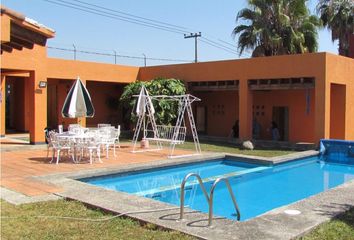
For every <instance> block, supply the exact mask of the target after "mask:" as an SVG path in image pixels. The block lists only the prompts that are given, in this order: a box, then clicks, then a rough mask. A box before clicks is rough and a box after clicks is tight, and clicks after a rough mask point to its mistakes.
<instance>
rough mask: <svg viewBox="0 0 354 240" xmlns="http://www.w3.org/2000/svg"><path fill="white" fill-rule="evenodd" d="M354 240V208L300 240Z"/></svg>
mask: <svg viewBox="0 0 354 240" xmlns="http://www.w3.org/2000/svg"><path fill="white" fill-rule="evenodd" d="M300 239H301V240H353V239H354V208H351V209H350V210H349V211H347V212H346V213H344V214H342V215H340V216H338V217H337V218H335V219H333V220H332V221H330V222H328V223H324V224H322V225H320V226H318V227H317V228H316V229H314V230H313V231H312V232H310V233H309V234H307V235H305V236H304V237H301V238H299V240H300Z"/></svg>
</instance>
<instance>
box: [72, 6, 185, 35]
mask: <svg viewBox="0 0 354 240" xmlns="http://www.w3.org/2000/svg"><path fill="white" fill-rule="evenodd" d="M73 1H75V2H79V3H82V4H85V5H88V6H94V7H98V8H102V9H105V10H107V11H110V12H116V13H119V14H123V15H126V16H130V17H133V18H137V19H143V20H146V21H150V22H155V23H160V24H164V25H169V26H171V27H175V28H180V29H186V28H185V27H182V26H178V25H174V24H170V23H166V22H161V21H157V20H154V19H150V18H144V17H139V16H137V15H133V14H130V13H125V12H122V11H118V10H113V9H109V8H105V7H102V6H98V5H95V4H90V3H86V2H82V1H79V0H73Z"/></svg>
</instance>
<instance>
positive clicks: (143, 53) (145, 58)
mask: <svg viewBox="0 0 354 240" xmlns="http://www.w3.org/2000/svg"><path fill="white" fill-rule="evenodd" d="M142 54H143V56H144V67H146V55H145V53H142Z"/></svg>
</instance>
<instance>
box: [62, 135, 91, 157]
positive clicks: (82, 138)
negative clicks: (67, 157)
mask: <svg viewBox="0 0 354 240" xmlns="http://www.w3.org/2000/svg"><path fill="white" fill-rule="evenodd" d="M56 136H57V137H58V138H60V139H65V140H66V141H69V143H70V144H72V146H73V150H74V159H73V161H74V163H78V162H79V160H78V156H77V147H78V143H79V142H81V141H84V142H86V141H87V140H88V139H91V138H93V136H92V135H90V134H87V133H81V134H75V133H72V132H63V133H58V134H57V135H56Z"/></svg>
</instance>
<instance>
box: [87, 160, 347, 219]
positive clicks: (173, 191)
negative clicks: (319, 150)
mask: <svg viewBox="0 0 354 240" xmlns="http://www.w3.org/2000/svg"><path fill="white" fill-rule="evenodd" d="M326 160H327V159H325V158H319V157H317V156H316V157H309V158H306V159H302V160H297V161H293V162H289V163H285V164H279V165H275V166H272V167H266V166H257V165H253V164H246V163H241V162H235V161H229V160H227V159H225V160H222V161H212V162H209V161H208V162H205V163H198V164H192V165H185V166H181V167H175V168H166V169H158V170H154V171H148V172H140V173H134V174H129V175H126V176H122V175H119V176H118V175H116V176H105V177H99V178H88V179H83V181H85V182H87V183H90V184H94V185H98V186H102V187H105V188H109V189H114V190H118V191H123V192H128V193H133V194H137V195H140V196H144V197H148V198H152V199H155V200H158V201H162V202H166V203H170V204H174V205H179V204H180V184H181V182H182V179H183V178H184V176H185V175H186V174H188V173H190V172H195V173H198V174H200V175H201V177H202V179H203V182H204V185H205V187H206V189H207V191H208V192H210V188H211V186H212V184H213V182H214V181H215V179H216V178H217V177H227V178H228V179H229V181H230V184H231V186H232V189H233V192H234V194H235V197H236V200H237V203H238V206H239V209H240V212H241V221H245V220H248V219H251V218H253V217H256V216H258V215H260V214H263V213H265V212H267V211H269V210H272V209H274V208H277V207H280V206H284V205H288V204H290V203H293V202H295V201H298V200H301V199H304V198H307V197H309V196H312V195H315V194H317V193H320V192H323V191H326V190H327V189H330V188H333V187H336V186H338V185H340V184H343V183H344V182H347V181H350V180H352V179H354V165H352V164H343V161H342V163H340V164H338V163H337V162H335V161H326ZM349 160H350V159H349ZM349 160H348V161H344V163H351V161H349ZM188 183H189V184H187V187H186V196H185V205H188V206H189V208H192V209H195V210H199V211H202V212H205V213H207V212H208V203H207V201H206V199H205V196H204V195H203V192H202V191H201V189H200V187H199V185H198V184H197V183H196V181H195V179H193V178H191V180H190V181H188ZM214 215H217V216H222V217H226V218H229V219H236V215H235V209H234V206H233V204H232V200H231V197H230V196H229V193H228V191H227V188H226V185H225V184H224V183H220V184H219V185H218V186H217V187H216V189H215V192H214Z"/></svg>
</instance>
